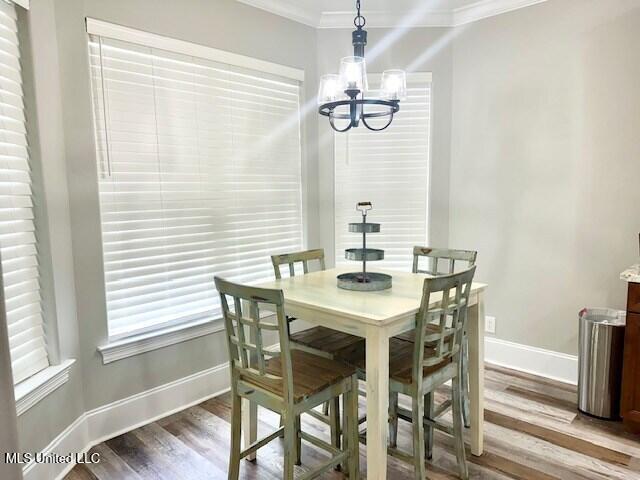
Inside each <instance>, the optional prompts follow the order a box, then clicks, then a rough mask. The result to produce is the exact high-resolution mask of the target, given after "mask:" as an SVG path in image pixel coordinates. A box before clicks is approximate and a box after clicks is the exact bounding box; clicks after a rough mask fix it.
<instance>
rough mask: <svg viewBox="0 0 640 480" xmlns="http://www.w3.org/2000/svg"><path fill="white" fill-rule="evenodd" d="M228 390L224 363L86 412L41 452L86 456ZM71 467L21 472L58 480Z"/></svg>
mask: <svg viewBox="0 0 640 480" xmlns="http://www.w3.org/2000/svg"><path fill="white" fill-rule="evenodd" d="M228 389H229V364H228V363H224V364H222V365H217V366H215V367H213V368H209V369H207V370H203V371H201V372H197V373H194V374H193V375H189V376H188V377H184V378H181V379H179V380H176V381H174V382H170V383H167V384H165V385H160V386H159V387H156V388H152V389H151V390H147V391H144V392H141V393H138V394H136V395H132V396H130V397H127V398H124V399H122V400H118V401H115V402H113V403H110V404H108V405H103V406H102V407H98V408H96V409H94V410H91V411H89V412H85V413H84V414H83V415H81V416H80V417H79V418H77V419H76V420H75V421H74V422H73V423H72V424H71V425H69V426H68V427H67V428H66V429H65V430H64V431H63V432H62V433H60V435H58V436H57V437H56V438H55V439H54V440H53V441H52V442H51V443H50V444H49V445H48V446H47V447H46V448H45V449H44V450H43V452H42V453H43V454H44V455H47V454H59V455H68V454H69V452H78V453H85V452H86V451H87V450H89V449H90V448H91V447H93V446H94V445H97V444H99V443H101V442H104V441H105V440H108V439H110V438H113V437H116V436H118V435H121V434H122V433H125V432H128V431H130V430H133V429H135V428H138V427H140V426H142V425H145V424H147V423H151V422H154V421H156V420H158V419H159V418H162V417H166V416H167V415H171V414H172V413H175V412H179V411H180V410H184V409H185V408H189V407H191V406H193V405H197V404H198V403H201V402H203V401H205V400H207V399H208V398H212V397H215V396H217V395H220V394H222V393H224V392H225V391H227V390H228ZM74 465H75V462H71V463H63V464H56V463H35V462H31V463H29V464H27V465H25V467H24V469H23V475H24V480H51V479H53V478H55V479H61V478H63V477H64V476H65V475H66V474H67V473H68V472H69V471H70V470H71V469H72V468H73V466H74Z"/></svg>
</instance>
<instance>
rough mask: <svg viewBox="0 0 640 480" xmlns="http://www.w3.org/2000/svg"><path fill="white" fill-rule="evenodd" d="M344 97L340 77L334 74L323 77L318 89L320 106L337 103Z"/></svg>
mask: <svg viewBox="0 0 640 480" xmlns="http://www.w3.org/2000/svg"><path fill="white" fill-rule="evenodd" d="M342 97H344V93H343V92H342V89H341V85H340V77H339V76H338V75H336V74H334V73H330V74H327V75H322V77H320V87H319V88H318V105H322V104H323V103H328V102H335V101H336V100H338V99H340V98H342Z"/></svg>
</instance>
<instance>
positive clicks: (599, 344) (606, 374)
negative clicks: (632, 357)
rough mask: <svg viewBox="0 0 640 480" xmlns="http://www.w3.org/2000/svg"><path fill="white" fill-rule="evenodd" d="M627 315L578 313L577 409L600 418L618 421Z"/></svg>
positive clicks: (605, 310) (599, 310)
mask: <svg viewBox="0 0 640 480" xmlns="http://www.w3.org/2000/svg"><path fill="white" fill-rule="evenodd" d="M625 321H626V312H623V311H619V310H612V309H608V308H585V309H583V310H581V311H580V314H579V322H580V327H579V328H580V333H579V342H580V343H579V346H578V409H579V410H580V411H581V412H584V413H587V414H589V415H593V416H596V417H601V418H608V419H618V418H620V385H621V380H622V353H623V349H624V327H625Z"/></svg>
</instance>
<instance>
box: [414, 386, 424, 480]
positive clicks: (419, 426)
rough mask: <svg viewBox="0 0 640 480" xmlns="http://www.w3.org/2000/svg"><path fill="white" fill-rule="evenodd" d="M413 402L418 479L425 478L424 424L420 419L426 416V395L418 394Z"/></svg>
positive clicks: (415, 466) (415, 463)
mask: <svg viewBox="0 0 640 480" xmlns="http://www.w3.org/2000/svg"><path fill="white" fill-rule="evenodd" d="M412 400H413V402H412V404H413V405H412V410H413V411H412V412H411V414H412V418H413V421H412V422H411V425H412V427H413V463H414V470H415V478H416V480H424V478H425V476H426V468H425V463H424V424H423V422H421V421H420V419H421V418H423V417H424V397H423V396H422V395H420V394H418V395H416V396H415V397H414V398H413V399H412Z"/></svg>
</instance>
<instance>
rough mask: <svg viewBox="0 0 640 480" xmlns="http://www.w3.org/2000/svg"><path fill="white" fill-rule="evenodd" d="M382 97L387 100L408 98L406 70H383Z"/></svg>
mask: <svg viewBox="0 0 640 480" xmlns="http://www.w3.org/2000/svg"><path fill="white" fill-rule="evenodd" d="M380 90H381V91H382V97H383V98H385V99H386V100H404V99H406V98H407V74H406V73H405V72H404V70H385V71H384V72H382V84H381V86H380Z"/></svg>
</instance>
